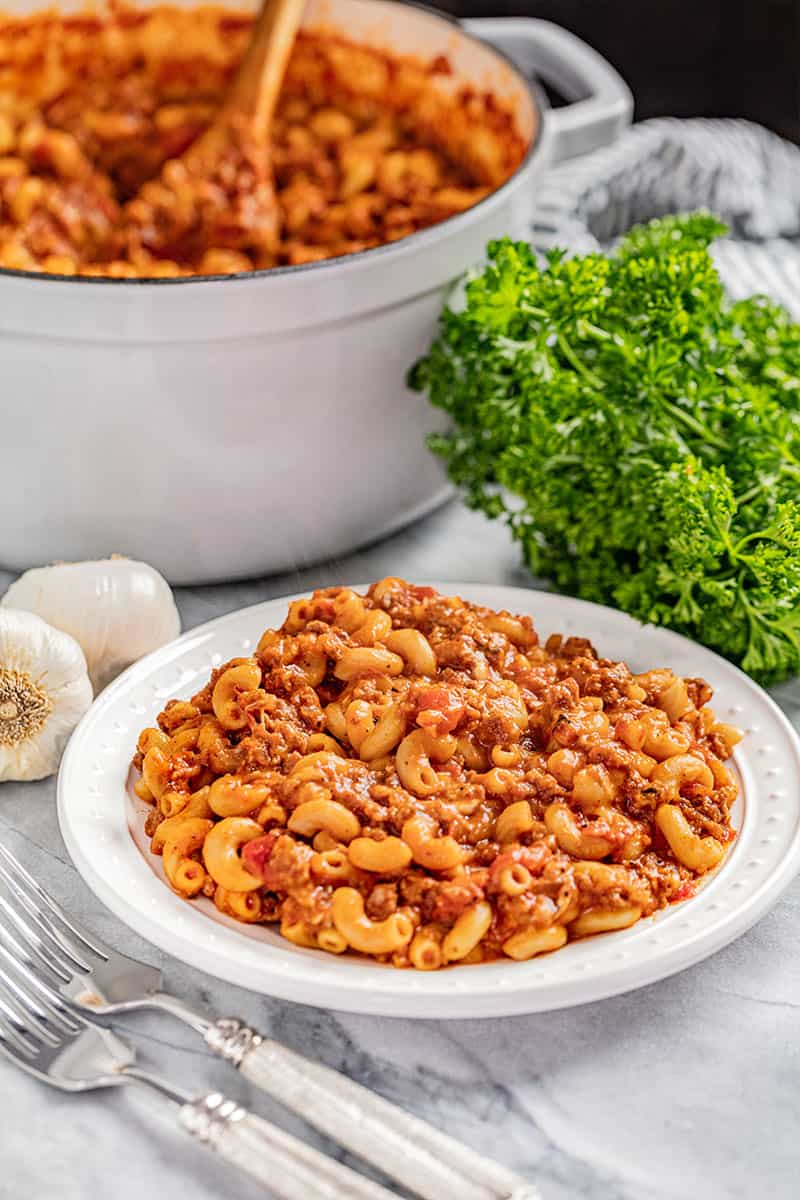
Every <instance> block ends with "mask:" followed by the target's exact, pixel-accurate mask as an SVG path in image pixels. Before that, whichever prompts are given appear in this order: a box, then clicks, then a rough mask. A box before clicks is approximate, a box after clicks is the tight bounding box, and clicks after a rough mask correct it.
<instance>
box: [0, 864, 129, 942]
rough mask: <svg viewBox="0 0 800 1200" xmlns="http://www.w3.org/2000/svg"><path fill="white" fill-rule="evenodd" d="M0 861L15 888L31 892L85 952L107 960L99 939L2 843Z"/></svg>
mask: <svg viewBox="0 0 800 1200" xmlns="http://www.w3.org/2000/svg"><path fill="white" fill-rule="evenodd" d="M0 859H2V860H3V863H4V865H5V868H6V870H7V871H8V872H9V873H11V874H13V876H14V877H15V879H16V882H17V886H18V887H24V888H26V889H27V890H28V892H33V893H34V895H35V896H36V897H37V899H38V900H40V901H41V902H42V904H44V905H45V906H46V907H47V908H48V909H49V910H50V912H51V913H52V914H53V916H55V917H57V918H58V920H59V921H60V922H61V924H62V925H63V926H65V928H67V929H68V930H69V932H70V933H71V934H72V936H73V937H75V938H77V939H78V942H79V943H80V944H81V945H82V946H85V947H86V949H87V950H90V951H91V952H92V953H93V954H96V955H97V956H98V958H102V959H107V958H108V952H107V950H106V947H105V946H104V945H103V943H102V942H101V941H100V940H99V939H97V938H93V937H92V935H91V934H90V933H89V932H88V931H87V930H85V929H82V928H81V927H80V926H79V925H78V924H77V923H76V922H75V921H73V920H71V918H70V917H68V916H67V914H66V913H65V912H64V910H63V908H62V907H61V906H60V905H59V904H57V903H56V902H55V900H54V899H53V897H52V896H51V895H49V894H48V893H47V892H46V891H45V890H44V888H43V887H42V886H41V884H39V883H37V882H36V880H35V879H34V878H33V876H32V875H31V874H30V872H29V871H27V870H26V869H25V867H23V865H22V863H21V862H20V861H19V859H17V858H15V856H14V855H13V854H12V853H11V851H10V850H9V849H8V847H7V846H4V845H3V844H2V842H0ZM6 878H8V875H6Z"/></svg>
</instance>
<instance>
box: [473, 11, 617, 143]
mask: <svg viewBox="0 0 800 1200" xmlns="http://www.w3.org/2000/svg"><path fill="white" fill-rule="evenodd" d="M461 26H462V28H463V29H464V30H465V31H466V32H467V33H470V34H472V35H473V36H474V37H477V38H480V39H481V41H484V42H489V43H490V44H491V45H493V46H496V47H497V49H498V50H500V51H501V52H502V53H503V54H505V55H506V56H507V57H508V58H510V59H511V61H512V62H513V63H514V64H515V65H516V66H517V67H519V69H520V70H521V71H522V73H523V74H524V75H525V76H526V77H528V78H530V77H532V76H541V78H542V79H544V80H545V82H546V83H548V84H552V86H553V87H555V89H556V90H557V91H558V92H560V93H561V95H562V96H564V98H565V99H566V100H569V101H570V103H569V104H567V105H566V106H565V107H564V108H554V109H551V111H550V112H549V113H548V114H547V123H548V125H549V126H550V129H551V136H552V138H553V143H552V150H551V161H553V162H560V161H561V160H562V159H565V158H573V157H575V156H576V155H578V154H587V153H588V152H589V151H590V150H597V149H598V148H599V147H600V146H605V145H607V144H608V143H609V142H613V141H615V140H616V139H617V138H618V137H619V135H620V134H621V133H622V131H623V129H624V128H625V127H626V126H627V125H629V124H630V121H631V116H632V114H633V96H632V95H631V91H630V88H629V87H628V85H627V84H626V83H625V81H624V79H623V78H622V76H621V75H619V74H618V73H617V72H616V71H615V70H614V68H613V67H612V66H611V64H610V63H609V62H606V60H605V59H604V58H603V56H602V55H601V54H598V53H597V51H596V50H593V49H592V48H591V46H587V44H586V42H583V41H581V39H580V38H578V37H576V36H575V34H574V33H570V32H569V31H568V30H566V29H562V28H561V26H560V25H554V24H553V23H552V22H551V21H542V20H539V19H538V18H536V17H476V18H473V19H470V20H464V21H462V22H461Z"/></svg>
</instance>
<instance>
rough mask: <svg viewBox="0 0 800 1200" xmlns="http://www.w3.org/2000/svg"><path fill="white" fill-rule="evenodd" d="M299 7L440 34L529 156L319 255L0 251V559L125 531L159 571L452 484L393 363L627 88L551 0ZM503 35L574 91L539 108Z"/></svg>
mask: <svg viewBox="0 0 800 1200" xmlns="http://www.w3.org/2000/svg"><path fill="white" fill-rule="evenodd" d="M306 23H307V25H309V26H312V27H313V26H319V25H320V24H323V25H324V26H325V27H330V26H333V27H336V28H339V29H341V30H344V31H346V32H347V34H348V36H350V37H351V38H353V39H354V40H357V41H358V40H361V41H369V42H371V43H372V44H378V45H381V46H382V47H388V48H393V49H396V50H398V51H400V52H412V53H418V54H420V55H423V56H425V57H428V58H432V57H434V56H435V55H437V54H440V53H444V54H446V55H447V56H448V57H449V59H450V60H451V62H452V64H453V67H454V70H455V75H454V78H453V79H452V80H451V81H450V82H449V84H448V82H446V81H443V83H442V86H454V85H455V86H457V85H460V84H462V83H464V82H466V81H471V82H473V83H475V84H479V85H480V86H481V87H488V88H490V89H492V90H494V91H495V92H497V93H499V94H501V95H503V96H504V97H506V98H507V99H509V100H510V101H511V102H512V103H513V105H514V108H515V110H516V112H517V119H518V122H519V126H520V129H521V130H522V132H523V133H524V134H525V135H527V136H529V137H530V138H531V148H530V151H529V153H528V155H527V157H526V159H525V161H524V162H523V163H522V165H521V166H520V167H519V169H518V170H517V172H516V173H515V174H514V176H513V177H512V178H511V179H510V180H509V181H508V182H507V183H506V184H505V185H504V186H503V187H502V188H500V189H499V190H498V191H497V192H495V193H494V194H493V195H491V196H489V197H488V198H487V199H485V200H484V201H483V202H482V203H480V204H478V205H477V206H476V207H475V208H473V209H470V210H469V211H468V212H465V213H462V214H460V215H458V216H456V217H453V218H451V219H450V220H448V221H445V222H443V223H442V224H440V225H437V226H435V227H433V228H431V229H428V230H424V231H422V232H421V233H417V234H414V235H413V236H411V237H409V238H406V239H405V240H403V241H401V242H399V243H396V244H394V245H392V246H387V247H381V248H378V249H375V250H369V251H366V252H364V253H362V254H356V255H352V256H350V257H348V258H342V259H338V260H335V261H331V262H327V263H319V264H314V265H311V266H302V267H291V268H286V269H281V270H275V271H269V272H262V273H254V274H251V275H246V276H240V277H227V278H212V279H189V280H160V281H155V282H144V281H135V280H134V281H130V280H82V279H75V280H59V279H47V278H41V277H37V276H35V275H27V274H20V273H17V272H9V271H0V354H1V355H2V375H3V387H2V412H3V422H2V432H0V563H2V564H3V566H5V567H9V568H12V569H22V568H25V567H29V566H31V565H33V564H36V563H42V562H46V561H48V560H52V559H80V558H91V557H97V556H100V555H103V554H107V553H110V552H115V551H117V552H120V553H125V554H128V555H131V556H132V557H134V558H140V559H144V560H146V561H148V562H151V563H153V564H154V565H155V566H156V567H158V568H159V569H160V570H161V571H163V573H164V574H165V575H166V576H167V577H168V578H169V579H170V580H171V581H172V582H173V583H200V582H204V581H210V580H219V579H231V578H236V577H244V576H247V575H254V574H258V573H261V572H269V571H277V570H281V569H283V568H287V567H293V566H295V565H298V564H302V563H306V562H308V561H310V560H314V559H319V558H322V557H327V556H329V555H334V554H340V553H343V552H345V551H347V550H348V549H351V548H353V547H354V546H356V545H358V544H359V543H362V542H365V541H368V540H369V539H371V538H375V537H378V536H380V535H382V534H384V533H387V532H389V531H390V530H391V529H393V528H396V527H398V526H399V525H401V524H403V523H405V522H407V521H410V520H412V519H413V518H414V517H417V516H419V515H421V514H422V513H424V512H426V511H427V510H429V509H431V508H433V507H434V506H435V505H436V504H437V503H439V502H440V501H441V500H442V499H443V498H444V497H445V496H446V494H447V485H446V483H445V481H444V479H443V477H442V474H441V471H440V468H439V466H438V464H437V462H436V461H435V460H434V459H433V458H432V456H431V455H430V454H429V452H428V451H427V449H426V448H425V436H426V434H428V433H429V432H431V431H432V430H433V429H435V428H436V427H437V425H438V421H439V417H438V416H437V414H435V413H434V412H433V411H432V410H431V409H430V408H429V406H428V404H427V402H426V401H425V399H424V398H422V397H420V396H418V395H414V394H412V393H410V392H409V391H408V390H407V389H406V386H405V375H406V371H407V369H408V367H409V366H410V365H411V364H412V363H413V362H414V361H415V359H416V358H417V357H418V356H419V355H420V354H421V353H422V352H423V351H424V349H425V348H426V346H427V345H428V343H429V341H430V339H431V337H432V335H433V333H434V331H435V327H436V319H437V316H438V314H439V311H440V309H441V306H442V299H443V295H444V292H445V290H446V288H447V286H448V285H449V284H450V283H451V282H452V281H453V280H454V279H455V278H456V277H457V276H458V275H459V274H460V273H461V272H462V271H464V270H465V269H466V268H467V267H469V266H470V265H472V264H474V263H476V262H478V261H480V259H481V257H482V254H483V251H484V248H485V246H486V242H487V240H488V239H489V238H492V237H497V236H502V235H503V234H507V233H511V234H515V235H524V232H525V228H526V225H527V223H528V222H529V221H530V218H531V215H532V211H533V205H534V202H535V193H536V184H537V181H538V180H539V179H540V178H541V174H542V172H543V171H544V170H545V169H546V167H547V165H548V163H550V162H553V161H555V160H557V159H559V158H564V157H567V156H569V155H574V154H578V153H583V152H585V151H587V150H590V149H593V148H594V147H596V146H598V145H601V144H603V143H605V142H608V141H610V140H611V139H613V138H614V137H615V136H616V134H617V133H618V132H619V131H620V129H621V128H622V127H623V126H624V125H625V124H626V123H627V121H628V120H629V118H630V111H631V99H630V93H629V92H628V89H627V88H626V86H625V84H624V83H623V82H622V80H621V79H620V78H619V76H618V75H617V74H616V72H615V71H614V70H613V69H612V68H611V67H610V66H609V65H608V63H606V62H605V61H604V60H603V59H602V58H601V57H600V56H599V55H597V54H596V53H595V52H594V51H593V50H590V49H589V47H588V46H586V45H584V44H583V43H582V42H580V41H579V40H578V39H576V38H575V37H573V36H572V35H571V34H568V33H566V32H565V31H564V30H562V29H559V28H558V27H556V26H554V25H550V24H548V23H547V22H543V21H535V20H524V19H507V20H503V19H488V20H476V21H469V22H464V23H463V24H461V25H457V24H454V23H453V22H451V21H450V20H449V19H447V18H444V17H441V16H439V15H436V14H434V13H432V12H430V11H428V10H426V9H424V8H418V7H416V6H411V5H406V4H401V3H392V2H391V0H325V2H324V6H323V4H322V3H317V2H316V0H313V2H312V3H311V4H310V6H309V13H308V16H307V21H306ZM488 43H492V44H493V46H495V47H498V48H499V49H500V51H502V53H499V52H498V50H497V49H494V48H493V47H492V46H490V45H489V44H488ZM505 55H508V58H506V57H505ZM509 58H510V59H513V60H514V61H515V62H517V63H518V64H520V66H521V67H522V69H523V70H525V71H526V72H535V73H536V74H537V75H538V76H540V77H542V78H544V79H545V80H546V81H547V82H552V83H553V84H554V85H555V86H556V87H557V88H558V90H559V91H560V92H561V93H563V94H564V95H565V96H567V97H568V98H571V99H573V100H574V103H571V104H570V105H568V106H567V107H565V108H560V109H556V110H551V109H550V108H549V107H548V105H547V103H546V101H545V100H544V98H543V97H542V95H540V93H539V92H538V90H537V89H536V88H534V87H531V85H530V84H529V83H528V82H526V79H525V78H524V76H523V74H522V73H521V72H520V71H519V70H517V68H516V67H512V66H511V63H510V62H509V61H508V59H509Z"/></svg>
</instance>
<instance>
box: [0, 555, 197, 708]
mask: <svg viewBox="0 0 800 1200" xmlns="http://www.w3.org/2000/svg"><path fill="white" fill-rule="evenodd" d="M0 604H2V605H7V606H9V607H11V608H17V609H25V610H26V611H27V612H33V613H37V614H38V616H40V617H42V618H43V619H44V620H45V621H47V623H48V624H49V625H53V626H54V627H55V628H56V629H62V630H63V631H64V632H65V633H70V634H72V636H73V637H74V638H75V640H76V641H77V642H78V644H79V645H80V646H81V648H82V650H83V653H84V654H85V655H86V663H87V666H88V668H89V676H90V678H91V681H92V684H93V685H94V689H95V692H99V691H100V689H101V688H103V687H105V686H106V684H107V683H110V681H111V680H112V679H113V678H114V676H115V675H118V674H119V673H120V671H122V670H124V668H125V667H128V666H130V664H131V663H132V662H136V660H137V658H141V657H142V655H143V654H148V653H149V652H150V651H151V650H156V649H157V648H158V647H159V646H163V645H164V643H165V642H170V641H172V639H173V638H175V637H177V636H178V634H179V633H180V631H181V621H180V617H179V616H178V610H177V608H176V607H175V601H174V600H173V598H172V591H171V589H170V586H169V584H168V583H167V581H166V580H165V579H164V578H163V576H161V575H159V573H158V571H156V570H154V568H153V567H149V566H148V565H147V563H141V562H134V561H133V560H132V559H129V558H118V557H115V558H106V559H103V560H102V561H100V562H78V563H56V564H55V565H54V566H52V567H35V568H34V569H33V570H31V571H26V572H25V574H24V575H21V576H20V578H19V579H18V580H16V582H15V583H12V585H11V587H10V588H9V589H8V591H7V592H6V594H5V596H4V597H3V599H2V601H0Z"/></svg>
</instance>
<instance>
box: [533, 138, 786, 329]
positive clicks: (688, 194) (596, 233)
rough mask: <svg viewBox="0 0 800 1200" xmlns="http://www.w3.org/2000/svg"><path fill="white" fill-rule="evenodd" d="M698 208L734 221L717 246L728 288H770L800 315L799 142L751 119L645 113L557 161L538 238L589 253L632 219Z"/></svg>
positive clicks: (542, 202)
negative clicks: (600, 144) (609, 142)
mask: <svg viewBox="0 0 800 1200" xmlns="http://www.w3.org/2000/svg"><path fill="white" fill-rule="evenodd" d="M697 208H708V209H710V210H711V211H712V212H714V213H716V214H718V215H719V216H720V217H721V218H722V219H723V220H724V221H725V222H726V223H727V224H728V225H729V227H730V229H731V236H730V237H729V238H726V239H724V240H723V241H721V242H719V243H717V244H716V245H715V247H714V257H715V260H716V262H717V266H718V268H719V271H720V275H721V276H722V279H723V282H724V284H725V286H726V288H727V290H728V292H729V294H730V295H731V296H732V297H733V298H734V299H740V298H742V297H744V296H749V295H752V294H753V293H754V292H763V293H764V294H766V295H768V296H770V297H771V298H772V299H774V300H778V301H779V302H780V303H781V304H784V305H785V306H786V308H788V309H789V311H790V312H791V313H792V314H793V316H794V317H796V318H797V319H800V148H798V147H797V146H794V145H792V144H791V143H790V142H787V141H784V139H783V138H780V137H778V136H777V134H774V133H770V132H769V130H767V129H764V128H762V127H761V126H760V125H755V124H753V123H752V122H750V121H732V120H691V121H682V120H677V119H673V118H658V119H655V120H652V121H643V122H642V123H641V124H639V125H634V126H633V127H632V128H631V129H630V130H628V131H627V132H626V133H625V134H624V135H623V136H622V138H621V139H620V140H619V141H618V142H616V143H615V144H614V145H613V146H609V147H606V148H604V149H602V150H598V151H596V152H595V153H594V154H589V155H585V156H584V157H582V158H578V159H572V160H570V161H568V162H566V163H563V164H561V165H560V166H557V167H553V168H551V169H550V171H549V172H548V173H547V174H546V175H545V177H544V179H543V181H542V183H541V184H540V185H539V190H538V194H537V218H536V222H535V224H534V228H533V240H534V242H535V244H536V245H537V246H540V247H541V248H546V247H548V246H553V245H559V246H566V247H567V248H568V249H569V250H571V251H573V252H574V253H586V252H587V251H590V250H597V249H601V248H606V247H608V246H610V245H612V244H613V242H614V241H615V240H616V239H617V238H618V237H620V236H621V235H622V234H623V233H625V232H626V230H628V229H630V227H631V226H632V225H636V224H639V223H640V222H642V221H647V220H650V219H651V218H652V217H660V216H663V215H665V214H666V213H675V212H690V211H692V210H694V209H697ZM793 239H797V241H795V240H793Z"/></svg>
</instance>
